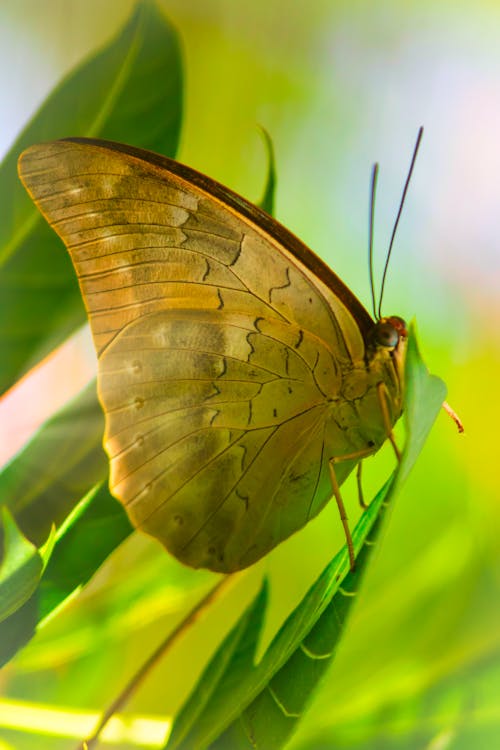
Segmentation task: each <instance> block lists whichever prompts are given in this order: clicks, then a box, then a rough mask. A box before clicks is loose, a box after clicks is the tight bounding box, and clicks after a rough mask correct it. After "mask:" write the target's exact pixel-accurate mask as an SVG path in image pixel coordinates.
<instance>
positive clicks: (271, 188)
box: [257, 128, 276, 216]
mask: <svg viewBox="0 0 500 750" xmlns="http://www.w3.org/2000/svg"><path fill="white" fill-rule="evenodd" d="M260 130H261V133H262V137H263V138H264V144H265V146H266V151H267V177H266V184H265V187H264V193H263V195H262V198H261V199H260V201H259V202H258V204H257V205H258V206H260V208H263V209H264V211H267V213H268V214H270V215H271V216H274V199H275V194H276V161H275V158H274V148H273V142H272V140H271V136H270V135H269V133H268V132H267V130H265V128H260Z"/></svg>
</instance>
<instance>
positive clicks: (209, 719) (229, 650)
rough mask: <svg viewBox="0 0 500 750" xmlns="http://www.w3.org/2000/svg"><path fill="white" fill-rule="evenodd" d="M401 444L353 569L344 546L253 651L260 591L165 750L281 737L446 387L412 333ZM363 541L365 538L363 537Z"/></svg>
mask: <svg viewBox="0 0 500 750" xmlns="http://www.w3.org/2000/svg"><path fill="white" fill-rule="evenodd" d="M406 388H407V392H406V393H407V396H406V398H407V399H408V411H407V412H406V414H407V417H406V420H407V442H406V446H405V452H404V456H403V460H402V461H401V464H400V467H399V468H398V471H397V472H396V475H395V480H394V481H389V482H388V483H387V484H386V485H385V487H384V488H383V489H382V490H381V491H380V492H379V493H378V495H377V497H376V498H375V499H374V500H373V502H372V503H371V504H370V507H369V508H368V510H367V511H366V512H365V513H364V514H363V515H362V516H361V519H360V521H359V523H358V525H357V526H356V528H355V530H354V533H353V542H354V546H355V549H356V551H358V552H359V555H358V557H357V564H356V570H355V571H354V572H351V571H350V570H349V560H348V553H347V549H346V547H344V548H343V549H342V550H341V551H340V552H339V553H337V555H335V557H334V558H333V559H332V561H331V562H330V563H329V565H328V566H327V567H326V568H325V570H324V571H323V573H322V574H321V575H320V577H319V578H318V580H317V581H316V583H315V584H314V585H313V586H312V587H311V589H310V590H309V592H308V593H307V594H306V596H305V597H304V599H303V600H302V602H301V603H300V604H299V606H298V607H297V608H296V609H295V610H294V612H292V614H291V615H290V616H289V618H288V619H287V621H286V622H285V624H284V625H283V626H282V628H281V629H280V631H279V632H278V633H277V635H276V636H275V638H274V640H273V642H272V643H271V645H270V647H269V648H268V649H267V651H266V653H265V654H264V656H263V658H262V659H261V661H260V662H259V663H258V664H255V653H256V648H257V643H258V639H259V635H260V631H261V628H262V619H263V616H264V607H265V593H264V592H261V593H260V594H259V595H258V597H257V598H256V599H255V600H254V602H253V603H252V605H251V606H250V607H249V608H248V610H247V611H246V612H245V613H244V615H243V616H242V618H241V619H240V620H239V622H238V623H237V625H236V626H235V627H234V628H233V630H232V631H231V632H230V634H229V636H228V637H227V638H226V639H225V641H224V642H223V643H222V644H221V646H220V647H219V649H218V651H217V652H216V654H215V656H214V657H213V659H212V660H211V662H210V663H209V665H208V667H207V668H206V670H205V672H204V673H203V675H202V677H201V679H200V681H199V683H198V685H197V686H196V688H195V690H194V691H193V693H192V694H191V696H190V698H189V699H188V701H187V702H186V704H185V706H184V708H183V709H182V711H181V713H180V714H179V716H178V718H177V720H176V722H175V724H174V727H173V730H172V734H171V736H170V739H169V742H168V743H167V746H166V747H168V750H176V749H179V750H188V749H191V748H193V747H196V748H206V747H209V746H210V747H211V748H213V750H226V749H227V750H238V749H239V748H242V749H243V748H260V749H261V750H268V749H269V750H271V749H273V750H278V748H280V747H282V746H283V745H284V743H285V742H286V741H287V740H288V738H289V736H290V734H291V733H292V731H293V729H294V727H295V725H296V723H297V721H298V720H299V718H300V716H301V715H302V713H303V710H304V708H305V706H306V705H307V703H308V702H309V700H310V699H311V695H312V693H313V691H314V688H315V687H316V685H317V683H318V681H319V679H320V678H321V676H322V674H323V672H324V671H325V669H326V668H327V667H328V666H329V664H330V663H331V660H332V658H333V655H334V650H335V647H336V644H337V642H338V640H339V638H340V636H341V634H342V629H343V626H344V623H345V620H346V617H347V614H348V612H349V610H350V607H351V604H352V603H353V599H354V598H355V597H354V595H355V594H356V593H357V592H358V589H359V583H360V579H361V577H362V575H363V573H364V571H365V569H366V567H367V562H368V560H369V556H370V551H371V549H372V547H373V544H374V541H375V538H376V535H377V533H378V531H379V528H380V521H381V510H382V509H383V507H384V506H385V505H386V498H387V500H388V498H389V495H390V496H391V497H392V496H393V494H394V491H395V489H396V487H400V486H401V483H402V482H403V481H404V479H405V478H406V476H407V475H408V472H409V471H410V469H411V466H412V465H413V463H414V461H415V460H416V458H417V456H418V453H419V452H420V450H421V448H422V446H423V443H424V441H425V438H426V436H427V434H428V432H429V430H430V428H431V426H432V424H433V422H434V420H435V418H436V416H437V413H438V411H439V409H440V407H441V404H442V401H443V398H444V394H445V386H444V383H443V382H442V381H441V380H440V379H439V378H436V377H435V376H431V375H429V374H428V372H427V369H426V367H425V365H424V364H423V362H422V360H421V359H420V355H419V352H418V348H417V344H416V341H415V338H414V332H413V330H412V332H411V334H410V340H409V346H408V357H407V366H406ZM368 537H369V538H368Z"/></svg>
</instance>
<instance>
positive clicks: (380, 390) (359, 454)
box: [328, 383, 401, 571]
mask: <svg viewBox="0 0 500 750" xmlns="http://www.w3.org/2000/svg"><path fill="white" fill-rule="evenodd" d="M377 396H378V401H379V404H380V411H381V414H382V420H383V422H384V427H385V431H386V437H387V439H388V440H389V441H390V443H391V445H392V447H393V448H394V452H395V454H396V458H397V459H398V461H401V452H400V450H399V448H398V446H397V443H396V439H395V437H394V433H393V431H392V423H391V418H390V414H389V408H388V405H387V388H386V386H385V384H384V383H378V384H377ZM376 450H377V448H373V447H368V448H363V449H362V450H359V451H355V452H353V453H346V454H344V455H343V456H332V458H330V460H329V462H328V467H329V469H330V479H331V482H332V490H333V494H334V496H335V500H336V502H337V507H338V509H339V515H340V520H341V521H342V526H343V528H344V534H345V538H346V543H347V550H348V552H349V563H350V567H351V571H353V570H354V568H355V565H356V560H355V557H354V544H353V541H352V535H351V530H350V528H349V522H348V518H347V513H346V510H345V505H344V501H343V499H342V495H341V494H340V487H339V483H338V481H337V475H336V474H335V464H338V463H341V462H342V461H358V462H359V463H358V468H357V482H358V495H359V502H360V505H361V507H362V508H366V507H367V505H366V503H365V502H364V499H363V492H362V487H361V466H362V464H361V461H362V460H363V459H364V458H367V456H370V455H372V454H373V453H374V452H375V451H376Z"/></svg>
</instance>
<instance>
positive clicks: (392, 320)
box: [373, 315, 408, 351]
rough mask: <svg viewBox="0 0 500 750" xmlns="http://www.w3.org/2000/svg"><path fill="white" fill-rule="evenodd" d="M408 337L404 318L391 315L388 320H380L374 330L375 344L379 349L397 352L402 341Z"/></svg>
mask: <svg viewBox="0 0 500 750" xmlns="http://www.w3.org/2000/svg"><path fill="white" fill-rule="evenodd" d="M407 337H408V331H407V329H406V323H405V321H404V320H403V318H399V317H398V316H397V315H391V316H390V317H388V318H380V320H377V322H376V323H375V326H374V329H373V343H374V344H375V346H377V347H382V348H384V349H388V350H389V351H391V350H393V351H394V350H396V349H397V348H398V346H399V345H400V343H402V341H405V340H406V338H407Z"/></svg>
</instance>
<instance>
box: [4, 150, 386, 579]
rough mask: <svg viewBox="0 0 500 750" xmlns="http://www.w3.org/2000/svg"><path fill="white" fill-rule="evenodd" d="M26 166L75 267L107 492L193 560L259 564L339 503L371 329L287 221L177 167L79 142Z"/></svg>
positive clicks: (26, 158)
mask: <svg viewBox="0 0 500 750" xmlns="http://www.w3.org/2000/svg"><path fill="white" fill-rule="evenodd" d="M19 169H20V175H21V178H22V180H23V182H24V184H25V185H26V187H27V189H28V191H29V192H30V194H31V196H32V197H33V199H34V200H35V202H36V203H37V205H38V206H39V207H40V209H41V211H42V213H43V214H44V215H45V216H46V218H47V219H48V221H49V222H50V224H51V225H52V226H53V227H54V229H55V230H56V231H57V232H58V234H59V235H60V236H61V237H62V239H63V240H64V242H65V244H66V246H67V248H68V250H69V252H70V255H71V258H72V260H73V263H74V266H75V269H76V273H77V276H78V280H79V283H80V288H81V291H82V296H83V299H84V302H85V305H86V308H87V312H88V315H89V320H90V326H91V330H92V335H93V338H94V343H95V346H96V350H97V352H98V391H99V397H100V400H101V403H102V405H103V408H104V412H105V416H106V434H105V441H104V442H105V448H106V450H107V452H108V455H109V457H110V466H111V471H110V487H111V490H112V492H113V494H115V496H116V497H117V498H118V499H119V500H120V501H121V502H123V503H124V505H125V507H126V508H127V512H128V513H129V515H130V517H131V519H132V520H133V522H134V523H135V524H136V525H137V526H139V527H141V528H143V529H144V530H146V531H148V532H149V533H151V534H153V535H154V536H156V537H157V538H158V539H160V541H162V543H164V544H165V545H166V546H167V548H168V549H169V550H170V551H171V552H172V553H173V554H175V555H176V557H178V558H179V559H180V560H182V561H183V562H185V563H187V564H189V565H192V566H194V567H198V566H204V567H208V568H211V569H213V570H220V571H224V572H228V571H231V570H235V569H239V568H242V567H245V566H246V565H249V564H250V563H252V562H254V561H255V560H257V559H259V558H260V557H262V556H263V555H264V554H265V553H266V552H267V551H268V550H269V549H271V548H272V547H274V546H275V545H276V544H278V543H279V542H280V541H281V540H283V539H285V538H286V537H287V536H289V535H290V534H291V533H293V532H294V531H295V530H297V529H298V528H300V527H301V526H303V525H304V524H305V523H306V522H307V521H308V520H309V519H310V518H311V517H312V516H314V515H315V514H316V513H317V512H318V511H319V510H320V509H321V507H322V506H323V505H324V503H325V502H326V501H327V499H328V498H329V496H330V494H331V487H330V482H329V478H328V457H329V456H331V455H332V450H330V452H329V453H328V454H327V453H326V452H325V447H324V444H325V434H324V433H325V424H326V419H327V413H328V410H329V408H330V405H331V403H332V402H335V400H336V399H339V398H340V395H341V394H340V391H341V387H342V372H343V371H345V370H347V369H349V368H352V366H353V363H355V362H362V361H363V357H364V355H365V342H364V337H365V335H366V331H367V330H369V327H370V326H371V324H372V323H371V319H370V317H369V316H368V314H367V313H366V311H365V310H364V308H363V307H362V306H361V305H360V303H359V302H358V301H357V300H356V298H355V297H353V295H352V294H351V293H350V292H349V290H348V289H347V288H346V287H345V286H344V285H343V284H342V282H340V280H338V279H337V277H336V276H335V275H334V274H333V273H332V272H331V271H330V270H329V269H328V268H327V267H326V266H324V264H322V262H321V261H320V260H319V259H318V258H316V256H314V255H313V254H312V253H311V251H309V250H308V249H307V248H306V247H305V246H304V245H302V243H300V241H299V240H297V239H296V238H295V237H294V236H293V235H291V234H290V233H289V232H287V231H286V230H285V229H284V228H283V227H281V226H280V225H279V224H278V223H277V222H275V221H274V220H273V219H271V218H270V217H268V216H267V215H266V214H265V213H264V212H261V211H260V210H259V209H256V208H255V207H253V206H251V204H248V203H247V202H246V201H244V200H243V199H241V198H240V197H239V196H236V195H235V194H233V193H231V192H230V191H228V190H227V189H225V188H223V187H222V186H220V185H218V184H217V183H215V182H213V181H211V180H209V179H208V178H205V177H203V176H202V175H199V174H198V173H196V172H194V171H193V170H189V169H188V168H186V167H183V166H181V165H179V164H177V163H176V162H172V161H170V160H168V159H164V158H162V157H158V156H156V155H153V154H150V153H149V152H144V151H141V150H138V149H133V148H130V147H125V146H121V145H119V144H109V143H106V142H100V141H91V140H84V139H81V140H79V139H74V140H72V139H69V140H66V141H57V142H53V143H49V144H41V145H39V146H34V147H32V148H30V149H28V150H27V151H26V152H25V153H24V154H23V155H22V157H21V159H20V167H19ZM333 289H335V292H334V291H333ZM337 439H338V441H339V443H340V448H342V439H343V435H342V430H341V429H340V428H339V430H338V436H337ZM330 441H331V435H330ZM344 452H345V450H344ZM347 469H348V467H346V468H345V473H347ZM340 479H342V477H340Z"/></svg>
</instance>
